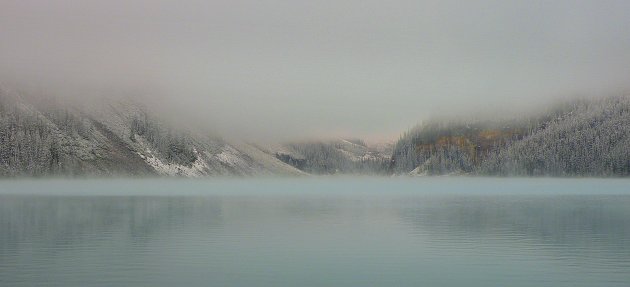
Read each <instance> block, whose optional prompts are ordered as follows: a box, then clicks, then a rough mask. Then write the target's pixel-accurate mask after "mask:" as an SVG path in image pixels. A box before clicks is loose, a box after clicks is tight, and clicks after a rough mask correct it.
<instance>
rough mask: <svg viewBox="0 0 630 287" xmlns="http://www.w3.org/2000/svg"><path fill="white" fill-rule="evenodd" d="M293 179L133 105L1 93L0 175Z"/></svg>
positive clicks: (233, 145) (250, 151)
mask: <svg viewBox="0 0 630 287" xmlns="http://www.w3.org/2000/svg"><path fill="white" fill-rule="evenodd" d="M261 174H262V175H264V174H276V175H277V174H280V175H283V174H284V175H300V174H304V173H303V172H301V171H299V170H298V169H296V168H294V167H292V166H290V165H288V164H285V163H283V162H282V161H280V160H278V159H277V158H275V157H274V156H271V155H269V154H267V153H265V152H263V151H261V150H260V149H258V148H257V147H255V146H252V145H249V144H246V143H238V142H227V141H225V140H222V139H220V138H218V137H213V136H209V135H203V134H201V133H199V132H194V131H190V130H187V129H185V128H182V127H177V128H175V127H174V126H170V125H168V124H167V123H165V122H164V121H162V120H161V119H160V118H159V117H158V116H157V115H156V114H155V113H151V112H150V111H149V110H148V109H147V108H146V107H143V106H142V105H139V104H137V103H134V102H132V101H118V102H112V101H103V102H99V103H98V104H91V105H88V106H82V107H81V108H76V107H73V106H71V105H69V104H59V103H58V102H54V101H45V100H42V99H36V100H33V99H30V98H26V97H23V96H21V95H19V94H17V93H15V92H12V91H8V90H0V175H3V176H51V175H97V176H110V175H123V176H133V175H140V176H150V175H156V176H185V177H200V176H212V175H261Z"/></svg>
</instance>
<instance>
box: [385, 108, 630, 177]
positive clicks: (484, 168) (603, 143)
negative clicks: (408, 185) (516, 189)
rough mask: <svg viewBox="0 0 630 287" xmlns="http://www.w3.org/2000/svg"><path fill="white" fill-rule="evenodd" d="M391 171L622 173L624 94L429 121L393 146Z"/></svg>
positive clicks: (629, 132) (629, 119)
mask: <svg viewBox="0 0 630 287" xmlns="http://www.w3.org/2000/svg"><path fill="white" fill-rule="evenodd" d="M391 170H392V172H393V173H396V174H406V173H412V174H427V175H431V174H435V175H438V174H477V175H503V176H508V175H517V176H626V175H628V174H630V97H627V96H618V97H608V98H601V99H591V100H575V101H571V102H567V103H563V104H560V105H556V106H554V107H553V108H551V109H549V110H548V111H545V112H541V113H540V114H538V115H536V116H532V117H523V118H519V119H514V120H508V121H457V122H429V123H426V124H422V125H419V126H417V127H415V128H414V129H412V130H411V131H409V132H407V133H405V134H404V135H403V136H402V137H401V138H400V140H399V141H398V142H397V143H396V146H395V147H394V152H393V155H392V165H391Z"/></svg>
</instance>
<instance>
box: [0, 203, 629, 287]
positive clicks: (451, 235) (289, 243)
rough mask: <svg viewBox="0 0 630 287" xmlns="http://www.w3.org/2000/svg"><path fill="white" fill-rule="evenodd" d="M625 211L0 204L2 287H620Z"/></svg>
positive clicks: (557, 206) (518, 206)
mask: <svg viewBox="0 0 630 287" xmlns="http://www.w3.org/2000/svg"><path fill="white" fill-rule="evenodd" d="M628 206H630V196H625V195H614V196H613V195H608V196H605V195H562V196H545V195H535V196H525V195H483V194H477V195H471V196H455V195H444V196H441V195H431V196H411V195H409V194H403V195H397V196H391V197H388V196H378V197H361V196H344V197H335V196H319V197H313V196H308V197H300V196H284V195H275V196H264V195H259V196H255V195H240V196H224V195H208V196H160V197H156V196H43V195H31V196H20V195H0V283H2V284H0V285H3V286H5V285H6V286H34V285H46V286H127V285H135V286H174V285H186V286H207V285H208V284H210V285H218V286H250V285H256V286H282V285H284V286H295V285H300V286H330V285H337V284H339V283H340V282H343V283H344V285H348V286H384V285H392V284H396V283H398V284H396V285H408V286H414V285H417V284H424V285H440V286H449V285H450V286H461V285H462V284H465V285H469V286H474V285H479V286H482V285H484V284H485V285H488V284H490V285H496V284H499V285H501V284H509V285H510V286H532V283H536V282H538V283H539V285H541V286H543V285H550V284H551V285H553V286H592V285H593V284H596V285H598V286H625V285H626V284H627V282H630V276H629V275H627V274H626V273H625V271H627V270H630V240H629V238H630V208H628ZM444 270H447V271H448V272H451V273H450V275H449V276H446V277H445V276H440V275H439V274H442V273H443V272H445V271H444ZM440 272H442V273H440ZM534 274H535V276H537V277H536V278H533V277H532V276H534ZM533 285H536V284H533Z"/></svg>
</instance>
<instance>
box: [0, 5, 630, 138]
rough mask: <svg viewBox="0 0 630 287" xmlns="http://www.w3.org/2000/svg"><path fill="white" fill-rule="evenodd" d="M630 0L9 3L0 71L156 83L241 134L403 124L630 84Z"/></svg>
mask: <svg viewBox="0 0 630 287" xmlns="http://www.w3.org/2000/svg"><path fill="white" fill-rule="evenodd" d="M628 11H630V2H629V1H412V0H398V1H373V0H367V1H366V0H361V1H359V0H349V1H296V0H293V1H281V0H276V1H268V0H262V1H246V0H230V1H225V0H214V1H166V0H126V1H118V0H116V1H86V0H59V1H44V0H40V1H35V0H3V1H1V2H0V76H2V77H3V78H4V79H5V80H11V81H21V82H24V81H25V82H29V83H36V84H37V85H40V86H41V87H42V88H44V89H49V90H50V91H53V90H55V89H60V90H66V89H73V87H80V88H81V91H82V92H81V94H83V95H87V94H103V93H105V94H107V93H110V92H111V91H112V90H125V89H128V90H129V91H133V92H132V93H138V94H145V95H148V97H149V98H151V99H153V100H154V101H156V102H157V101H160V102H162V103H163V104H162V106H163V107H168V108H170V109H171V110H170V111H171V112H172V113H181V114H182V117H186V118H190V119H194V120H201V121H202V122H207V124H208V125H209V126H212V127H213V128H215V129H218V130H219V131H220V132H222V133H225V134H228V135H231V136H242V137H246V138H266V139H285V138H292V137H301V136H320V135H344V134H351V135H355V136H359V137H368V138H378V137H379V136H382V137H390V136H395V135H397V134H398V133H400V132H403V131H404V130H405V129H407V128H408V127H410V126H411V125H413V124H415V123H417V122H418V121H420V120H422V119H426V118H427V117H431V116H434V115H436V114H441V113H458V112H469V111H473V110H484V109H498V110H504V109H515V108H516V107H531V106H534V105H537V104H541V103H544V102H546V101H548V100H549V99H553V98H558V97H566V96H572V95H576V94H577V95H605V94H609V93H619V92H622V91H628V90H629V88H630V87H629V86H630V82H629V81H628V80H629V79H630V52H628V51H630V33H629V31H630V17H628V15H627V13H628Z"/></svg>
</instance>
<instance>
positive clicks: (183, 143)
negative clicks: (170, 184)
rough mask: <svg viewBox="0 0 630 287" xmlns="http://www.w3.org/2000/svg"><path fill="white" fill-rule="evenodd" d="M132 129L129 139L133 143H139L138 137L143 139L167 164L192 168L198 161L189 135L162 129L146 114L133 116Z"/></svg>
mask: <svg viewBox="0 0 630 287" xmlns="http://www.w3.org/2000/svg"><path fill="white" fill-rule="evenodd" d="M130 127H131V128H130V133H129V139H130V140H131V141H132V142H136V141H137V138H136V137H137V136H140V137H143V138H144V139H146V141H147V142H148V143H149V144H150V145H151V147H152V148H153V149H155V150H156V151H158V153H159V154H160V155H161V156H163V157H164V159H165V161H166V162H171V163H175V164H180V165H184V166H191V165H192V164H193V163H194V162H195V161H196V160H197V155H196V154H195V152H194V145H193V143H192V141H191V138H190V137H189V136H188V135H187V134H185V133H184V132H177V131H175V130H173V129H172V128H166V127H160V125H159V124H158V121H156V120H151V119H150V118H149V116H148V114H147V113H146V112H142V113H141V114H140V115H133V117H132V119H131V125H130Z"/></svg>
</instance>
